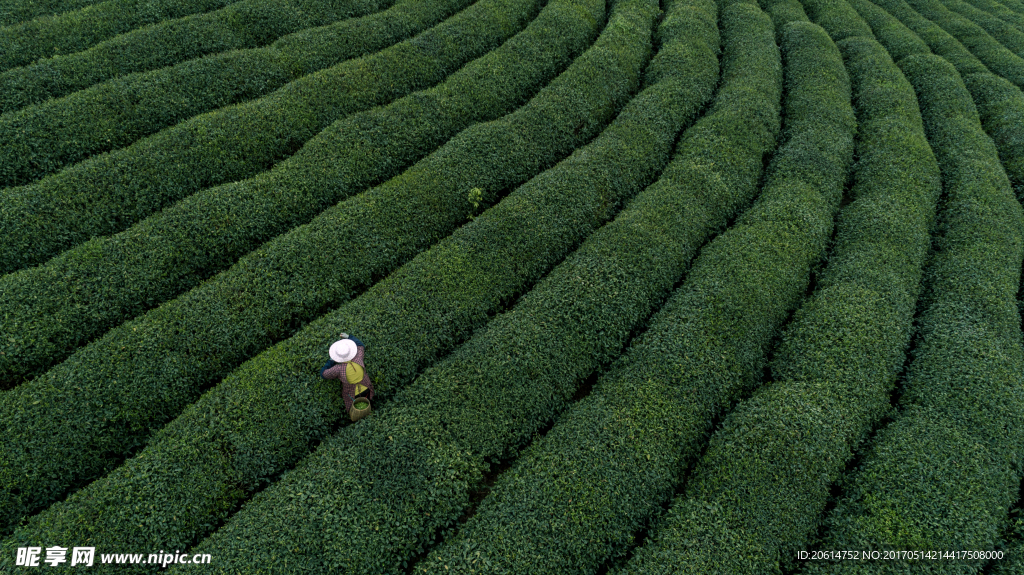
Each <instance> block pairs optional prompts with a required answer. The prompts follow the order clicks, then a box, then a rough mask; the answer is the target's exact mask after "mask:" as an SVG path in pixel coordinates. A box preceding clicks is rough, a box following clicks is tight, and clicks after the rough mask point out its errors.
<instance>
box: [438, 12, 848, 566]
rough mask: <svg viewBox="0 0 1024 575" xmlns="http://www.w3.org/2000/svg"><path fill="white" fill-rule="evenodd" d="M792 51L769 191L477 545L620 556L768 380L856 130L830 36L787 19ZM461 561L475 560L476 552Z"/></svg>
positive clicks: (512, 481) (537, 450)
mask: <svg viewBox="0 0 1024 575" xmlns="http://www.w3.org/2000/svg"><path fill="white" fill-rule="evenodd" d="M748 9H749V8H748ZM762 18H763V17H762ZM764 20H765V22H766V23H767V19H766V18H765V19H764ZM783 54H784V55H785V61H786V78H787V79H786V87H787V93H786V119H787V122H786V127H785V133H786V134H787V135H788V140H787V142H786V143H785V144H784V145H783V146H782V147H781V148H780V149H779V150H777V151H776V153H775V155H774V157H773V159H772V163H771V165H770V166H769V172H768V174H769V175H768V181H767V183H766V184H765V187H764V190H763V192H762V194H761V196H760V198H758V200H757V201H756V202H755V204H754V205H753V206H752V207H751V208H750V209H748V210H747V211H746V212H745V213H744V214H743V215H742V216H741V217H740V218H739V220H738V221H737V223H736V224H735V225H734V226H733V227H732V228H730V229H729V230H727V231H726V232H725V233H724V234H722V235H721V236H719V237H718V238H716V239H715V240H714V241H712V242H711V243H710V244H709V245H708V246H707V247H705V248H704V249H702V250H701V254H700V256H698V258H697V260H696V262H695V264H694V266H693V269H692V271H691V272H690V273H689V275H688V277H687V278H686V281H685V282H684V283H683V285H682V286H681V287H680V288H679V289H678V290H676V292H675V293H674V294H673V295H672V297H671V298H670V299H669V301H668V302H667V303H666V304H665V305H664V306H663V307H662V308H661V311H659V312H658V314H657V315H656V316H655V317H654V318H653V319H652V320H651V321H650V322H649V328H648V331H647V332H645V333H644V334H643V336H642V337H641V338H640V340H639V341H638V342H637V343H635V344H633V345H632V346H631V348H630V351H629V353H628V354H627V355H626V356H624V357H623V358H622V360H620V362H618V363H617V364H616V365H614V366H613V367H612V368H611V370H610V371H609V373H608V374H606V375H605V376H604V377H602V378H601V379H599V380H598V383H597V385H596V386H595V389H594V391H593V392H592V393H591V395H589V396H588V397H586V398H584V399H583V400H581V402H580V404H579V405H578V406H575V407H574V409H573V410H572V411H570V412H569V413H568V414H566V415H565V416H562V417H561V418H560V419H559V421H558V423H556V426H555V428H554V429H552V431H551V432H549V433H548V435H547V436H545V438H544V439H543V440H541V441H540V442H537V443H536V444H535V445H534V446H531V448H530V449H529V450H528V452H527V454H526V455H524V456H523V458H521V462H520V463H517V464H516V465H515V466H514V467H513V468H512V469H511V470H510V471H508V472H506V474H505V475H503V477H502V478H501V479H500V480H499V482H498V484H497V485H496V487H495V491H494V492H493V493H492V495H491V497H493V498H495V503H493V504H491V503H487V500H485V502H484V503H483V504H482V505H481V509H480V510H478V511H477V513H476V515H474V517H473V518H471V519H470V520H469V522H471V523H474V524H475V522H476V521H478V519H477V518H479V517H486V518H487V524H488V525H489V526H490V527H491V529H492V534H491V535H488V536H483V533H485V532H486V531H487V530H486V529H480V530H478V531H476V532H477V533H479V534H480V535H481V536H480V537H478V538H477V539H475V540H473V541H472V542H471V543H472V544H473V545H476V546H481V547H483V548H484V549H485V550H487V552H489V553H495V554H496V555H504V556H506V557H509V556H512V555H513V554H515V553H516V551H517V550H518V549H521V548H523V547H524V545H523V542H522V540H523V539H524V538H525V539H527V540H528V541H529V546H526V548H525V549H524V550H523V553H524V554H526V555H528V554H537V553H538V551H537V550H536V549H537V548H538V547H543V546H544V545H547V544H548V543H547V541H546V540H542V538H544V537H560V536H561V533H562V530H565V531H566V535H565V537H566V540H567V542H566V543H565V544H566V545H571V543H569V542H568V540H569V539H570V538H573V536H575V538H579V537H586V538H587V539H590V538H594V539H595V540H596V541H595V542H594V544H593V545H594V547H593V549H594V550H600V552H602V554H605V555H606V556H607V555H613V556H614V555H621V554H622V553H623V552H624V551H625V549H626V548H627V547H628V545H630V543H631V542H632V539H633V536H634V533H636V531H638V530H639V529H641V528H643V527H644V525H645V523H646V522H647V520H648V519H649V518H650V517H651V515H652V514H655V513H656V510H657V508H658V507H659V504H660V503H662V502H664V501H665V500H666V499H668V498H669V497H670V496H671V493H672V491H673V490H674V488H675V487H676V485H677V484H678V482H679V481H680V480H681V479H682V476H683V474H684V472H685V469H686V467H687V465H688V464H689V463H690V462H691V461H692V460H693V459H694V458H695V457H696V456H697V455H698V454H699V453H700V449H701V446H702V444H703V443H704V440H705V437H706V434H707V433H708V431H710V429H709V427H710V425H711V422H712V421H713V418H714V417H715V415H716V414H717V413H718V412H720V411H721V410H723V409H726V408H727V407H728V404H729V403H730V401H732V400H734V399H736V398H737V396H738V395H740V394H741V393H742V392H743V390H744V389H749V388H751V387H753V386H755V385H756V384H757V380H758V378H759V375H760V372H761V367H762V366H763V364H764V362H765V354H766V352H767V351H768V349H769V347H770V346H771V343H772V340H773V337H774V335H775V334H776V333H777V331H778V329H779V328H780V327H781V325H782V323H783V322H784V321H785V319H786V317H787V316H788V312H789V311H790V310H791V309H792V308H793V307H795V306H796V305H797V304H798V303H799V301H800V300H801V299H802V297H803V293H804V290H805V289H806V287H807V285H808V282H809V281H810V272H811V268H812V266H813V265H814V264H815V262H816V261H818V260H819V259H820V258H821V257H822V256H823V255H824V252H825V248H826V246H827V245H828V241H829V237H830V235H831V230H832V227H833V225H832V219H833V216H834V215H835V212H836V211H837V209H838V207H839V202H840V198H841V196H842V194H843V187H844V182H845V180H846V176H847V170H848V168H849V166H850V164H851V162H852V155H853V133H854V130H855V118H854V115H853V112H852V109H851V108H850V104H849V84H848V82H847V79H846V73H845V71H844V70H843V67H842V61H841V59H840V57H839V54H838V52H837V51H836V49H835V47H834V46H833V45H832V43H831V41H830V40H829V39H828V36H827V35H826V34H825V33H824V32H823V31H822V30H821V29H820V28H818V27H816V26H812V25H810V24H808V23H805V22H794V23H791V24H788V25H786V31H785V32H784V34H783ZM491 505H493V507H491ZM520 516H522V519H519V517H520ZM556 518H557V519H556ZM556 520H557V523H556V524H555V525H557V529H556V530H555V532H556V533H557V534H552V535H549V533H548V532H546V530H542V531H541V532H538V533H529V531H530V529H529V527H528V524H530V523H531V522H532V523H533V524H536V523H537V522H541V521H543V522H544V524H550V522H552V521H556ZM480 521H481V525H482V524H483V520H480ZM507 521H514V522H515V524H516V525H515V529H514V530H512V529H506V528H505V527H504V526H503V525H502V523H504V522H507ZM468 524H469V523H467V525H468ZM593 534H596V536H595V535H593ZM456 541H458V540H456ZM448 549H449V552H448V554H447V558H449V559H450V558H451V557H452V556H453V555H458V554H462V555H465V554H471V553H470V552H475V551H472V549H470V548H469V545H466V548H460V546H459V545H458V544H457V543H453V544H452V546H451V547H450V548H448ZM613 549H614V552H613ZM491 550H493V551H491ZM541 558H543V556H541ZM528 559H529V557H528V556H527V557H522V558H518V560H520V561H522V560H528ZM459 562H460V563H461V564H462V566H463V572H465V567H467V563H468V561H463V560H460V561H459ZM542 563H543V561H542ZM558 567H560V568H563V569H564V567H565V566H563V565H559V566H558ZM670 567H671V568H676V569H678V568H680V567H683V565H681V564H680V563H678V562H677V561H675V560H674V559H670V560H668V562H666V563H664V564H661V563H660V562H658V561H656V562H655V564H654V565H652V564H644V565H643V566H640V567H638V569H639V570H641V571H642V572H648V571H646V570H648V569H655V568H657V569H668V568H670ZM556 572H557V571H556ZM651 572H653V571H651Z"/></svg>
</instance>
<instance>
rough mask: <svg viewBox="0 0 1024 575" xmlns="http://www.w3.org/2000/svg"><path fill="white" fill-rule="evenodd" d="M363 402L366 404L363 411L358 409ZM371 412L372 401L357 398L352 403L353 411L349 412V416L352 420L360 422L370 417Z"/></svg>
mask: <svg viewBox="0 0 1024 575" xmlns="http://www.w3.org/2000/svg"><path fill="white" fill-rule="evenodd" d="M362 401H365V402H366V407H365V408H363V409H356V404H357V403H360V402H362ZM371 411H373V406H372V405H370V400H369V399H366V398H365V397H357V398H355V400H353V401H352V409H350V410H348V416H349V417H351V418H352V421H359V420H360V419H362V418H364V417H366V416H367V415H370V412H371Z"/></svg>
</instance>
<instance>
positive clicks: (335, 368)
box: [320, 363, 345, 381]
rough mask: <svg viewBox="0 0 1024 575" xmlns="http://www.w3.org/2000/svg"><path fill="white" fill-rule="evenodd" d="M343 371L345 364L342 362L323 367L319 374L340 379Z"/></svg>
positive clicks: (325, 377) (326, 377)
mask: <svg viewBox="0 0 1024 575" xmlns="http://www.w3.org/2000/svg"><path fill="white" fill-rule="evenodd" d="M344 373H345V364H343V363H335V364H334V365H332V366H331V367H329V368H327V369H325V370H324V371H323V372H321V374H320V375H321V376H323V378H324V379H341V378H342V377H343V374H344ZM342 381H344V380H342Z"/></svg>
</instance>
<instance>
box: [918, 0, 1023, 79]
mask: <svg viewBox="0 0 1024 575" xmlns="http://www.w3.org/2000/svg"><path fill="white" fill-rule="evenodd" d="M900 1H902V0H900ZM908 4H910V6H912V7H913V8H914V9H915V10H917V11H918V12H919V13H920V14H921V15H922V16H924V17H925V18H928V19H929V20H931V21H932V22H934V23H936V24H938V25H939V26H940V27H941V28H942V29H943V30H945V31H946V32H949V34H950V35H951V36H953V37H954V38H956V39H957V40H958V41H960V42H961V43H962V44H963V46H964V47H965V48H967V49H968V50H970V52H971V53H972V54H974V55H975V56H976V57H977V58H978V60H980V61H981V62H982V63H983V64H985V66H986V67H987V68H988V69H989V70H991V71H992V72H994V73H995V74H998V75H1000V76H1002V77H1004V78H1006V79H1007V80H1009V81H1011V82H1013V83H1014V84H1016V85H1017V86H1020V87H1024V59H1022V58H1021V57H1020V56H1018V55H1016V54H1014V53H1013V52H1011V51H1010V50H1008V49H1007V48H1006V47H1004V46H1003V45H1002V44H1000V43H999V42H997V41H996V40H995V39H994V38H992V36H990V35H989V34H988V33H987V32H985V30H984V29H983V28H982V27H981V26H978V25H977V24H975V23H974V22H971V21H970V20H968V19H967V18H964V17H963V16H961V15H959V14H957V13H955V12H952V11H951V10H949V9H948V8H946V7H945V6H943V5H942V2H940V1H939V0H908ZM940 55H941V54H940ZM979 71H980V70H979Z"/></svg>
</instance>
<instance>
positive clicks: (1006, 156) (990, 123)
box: [963, 73, 1024, 200]
mask: <svg viewBox="0 0 1024 575" xmlns="http://www.w3.org/2000/svg"><path fill="white" fill-rule="evenodd" d="M963 79H964V84H965V85H966V86H967V89H968V90H969V91H970V92H971V96H972V97H973V98H974V104H975V106H977V108H978V114H979V116H980V117H981V125H982V127H984V128H985V132H986V133H987V134H988V135H989V137H991V138H992V140H993V142H994V143H995V145H996V148H997V149H998V150H999V160H1000V161H1001V162H1002V164H1003V169H1005V170H1006V175H1007V177H1009V179H1010V185H1012V186H1013V190H1014V195H1015V196H1016V197H1017V199H1018V200H1024V93H1021V89H1020V88H1018V87H1017V86H1014V85H1013V84H1011V83H1010V82H1009V81H1007V80H1006V79H1005V78H1000V77H999V76H996V75H995V74H987V73H986V74H968V75H967V76H964V77H963Z"/></svg>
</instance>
